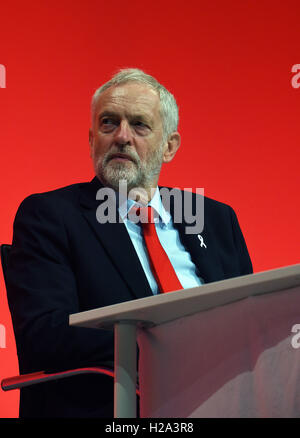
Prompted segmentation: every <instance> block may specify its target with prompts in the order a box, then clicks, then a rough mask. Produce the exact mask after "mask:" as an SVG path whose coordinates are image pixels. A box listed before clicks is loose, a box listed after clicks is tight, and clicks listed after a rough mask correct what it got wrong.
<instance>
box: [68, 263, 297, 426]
mask: <svg viewBox="0 0 300 438" xmlns="http://www.w3.org/2000/svg"><path fill="white" fill-rule="evenodd" d="M70 324H71V325H75V326H81V327H92V328H99V329H113V328H114V330H115V412H114V416H115V417H116V418H134V417H135V415H136V392H135V391H136V376H137V374H136V372H137V370H136V342H137V334H138V344H139V348H140V357H139V359H140V360H139V362H140V363H139V380H140V393H141V403H140V405H141V417H143V416H146V417H204V416H205V417H209V416H212V417H219V416H220V417H227V416H241V417H245V416H249V417H251V416H282V417H283V416H295V412H294V411H296V408H297V406H298V404H299V407H300V390H298V391H297V393H296V389H294V390H293V384H294V383H295V382H296V380H297V379H298V383H300V378H298V376H300V360H299V359H300V349H299V350H297V349H295V348H293V346H292V343H291V338H292V336H294V334H293V332H292V327H293V325H295V324H300V264H297V265H293V266H288V267H284V268H280V269H274V270H270V271H265V272H261V273H258V274H252V275H246V276H243V277H237V278H233V279H229V280H224V281H219V282H214V283H209V284H206V285H203V286H200V287H196V288H192V289H185V290H181V291H175V292H171V293H167V294H161V295H157V296H153V297H147V298H142V299H138V300H133V301H129V302H125V303H121V304H117V305H112V306H107V307H103V308H100V309H95V310H90V311H87V312H81V313H77V314H74V315H70ZM137 329H138V331H137ZM283 342H284V345H283ZM285 358H286V361H285ZM298 371H299V372H298ZM291 373H292V375H293V376H294V377H293V379H290V381H289V382H287V381H286V379H287V376H288V378H290V377H289V376H290V374H291ZM268 375H270V376H271V378H269V377H268ZM285 384H288V385H290V388H289V394H288V395H287V396H285V395H284V391H285V389H286V388H285V387H282V385H285ZM280 385H281V386H280ZM279 386H280V387H279ZM298 387H299V386H298ZM293 391H294V392H293ZM280 394H281V395H282V397H281V399H282V400H283V402H281V401H280V400H279V398H280ZM291 394H293V396H291ZM276 397H277V398H276ZM287 398H288V400H286V399H287ZM253 400H254V402H253ZM270 404H271V405H272V406H271V408H269V407H268V406H269V405H270ZM273 405H274V406H275V407H274V406H273ZM291 406H293V408H292V410H293V412H291V411H290V410H289V411H288V412H287V411H286V410H285V409H286V408H287V407H288V409H291ZM282 410H284V411H282ZM299 415H300V411H299Z"/></svg>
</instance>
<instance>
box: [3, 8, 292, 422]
mask: <svg viewBox="0 0 300 438" xmlns="http://www.w3.org/2000/svg"><path fill="white" fill-rule="evenodd" d="M299 13H300V4H299V1H298V0H287V1H286V2H282V0H280V1H274V0H260V1H254V0H253V1H249V0H235V1H234V0H231V1H225V0H224V1H210V2H207V1H201V0H187V1H185V2H182V1H177V0H160V1H157V0H152V2H150V3H146V4H145V3H143V2H140V1H137V0H131V1H127V2H125V1H119V0H114V1H113V2H107V1H102V0H86V1H83V0H80V1H79V0H60V1H58V0H54V1H51V2H50V1H42V0H40V1H30V2H28V1H26V2H25V1H15V2H5V3H3V2H2V4H1V7H0V64H3V65H5V67H6V72H7V82H6V88H5V89H0V143H1V185H0V199H1V207H2V208H1V228H0V242H1V243H4V242H11V239H12V223H13V219H14V215H15V213H16V209H17V207H18V205H19V204H20V202H21V201H22V199H23V198H24V197H25V196H27V195H29V194H31V193H34V192H40V191H45V190H50V189H54V188H57V187H60V186H64V185H67V184H72V183H75V182H78V181H87V180H90V179H91V178H92V177H93V171H92V166H91V162H90V158H89V145H88V128H89V123H90V120H89V105H90V98H91V95H92V94H93V92H94V90H95V89H96V88H97V87H98V86H99V85H101V84H102V83H103V82H105V81H106V80H108V79H109V78H110V76H111V74H113V73H114V72H116V70H118V69H119V68H124V67H139V68H142V69H144V70H145V71H146V72H147V73H150V74H152V75H153V76H155V77H157V79H158V80H159V81H160V82H162V83H163V84H164V85H165V86H166V87H167V88H169V89H170V91H172V92H173V93H174V95H175V96H176V99H177V101H178V104H179V107H180V132H181V134H182V146H181V149H180V151H179V152H178V155H177V156H176V158H175V160H174V161H173V162H172V163H171V164H169V165H167V166H166V168H165V169H164V170H163V173H162V176H161V179H160V183H161V184H166V185H169V186H174V187H181V188H184V187H186V188H193V189H195V188H196V187H204V188H205V194H206V195H208V196H210V197H213V198H215V199H217V200H219V201H223V202H226V203H228V204H230V205H232V206H233V208H234V209H235V211H236V212H237V214H238V217H239V221H240V224H241V227H242V230H243V232H244V235H245V238H246V241H247V244H248V248H249V251H250V254H251V257H252V260H253V264H254V270H255V272H258V271H262V270H266V269H272V268H277V267H280V266H284V265H290V264H294V263H297V262H299V241H300V239H299V235H300V231H299V220H298V216H299V203H298V190H299V179H300V178H299V141H300V124H299V105H300V88H298V89H295V88H293V87H292V86H291V79H292V76H293V73H292V72H291V68H292V66H293V65H294V64H297V63H298V64H299V63H300V32H299ZM0 323H1V324H3V325H4V326H5V327H6V331H7V339H6V343H7V347H6V348H5V349H4V348H2V349H0V379H1V378H3V377H4V376H10V375H15V374H17V373H18V367H17V357H16V349H15V344H14V338H13V332H12V326H11V320H10V315H9V312H8V307H7V300H6V293H5V287H4V282H3V278H2V275H1V278H0ZM299 323H300V316H299ZM17 413H18V392H17V391H13V392H11V393H4V392H2V391H1V390H0V417H14V416H17Z"/></svg>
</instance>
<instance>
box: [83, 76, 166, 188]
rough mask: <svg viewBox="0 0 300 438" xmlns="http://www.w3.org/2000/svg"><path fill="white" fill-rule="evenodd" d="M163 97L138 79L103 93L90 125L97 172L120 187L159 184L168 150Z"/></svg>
mask: <svg viewBox="0 0 300 438" xmlns="http://www.w3.org/2000/svg"><path fill="white" fill-rule="evenodd" d="M162 140H163V126H162V120H161V115H160V100H159V96H158V94H157V93H156V91H155V90H153V89H152V88H150V87H148V86H147V85H144V84H141V83H138V82H128V83H126V84H123V85H118V86H112V87H110V88H108V89H107V90H105V91H104V92H103V93H102V94H100V96H99V98H98V102H97V105H96V109H95V113H94V118H93V125H92V129H90V147H91V157H92V160H93V164H94V169H95V173H96V175H97V176H98V178H99V179H100V181H101V182H102V183H103V184H104V185H105V186H109V187H112V188H114V189H115V190H118V188H119V181H120V180H126V182H127V188H128V190H131V189H132V188H136V187H141V188H143V189H146V190H147V191H148V190H150V189H151V187H156V185H157V182H158V178H159V173H160V169H161V165H162V163H163V162H164V152H165V150H166V149H167V142H166V144H163V143H162Z"/></svg>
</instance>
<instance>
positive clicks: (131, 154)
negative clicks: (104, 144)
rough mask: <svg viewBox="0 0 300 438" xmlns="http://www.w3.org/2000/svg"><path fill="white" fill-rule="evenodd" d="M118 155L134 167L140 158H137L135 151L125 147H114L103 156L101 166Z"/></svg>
mask: <svg viewBox="0 0 300 438" xmlns="http://www.w3.org/2000/svg"><path fill="white" fill-rule="evenodd" d="M118 155H120V156H123V157H124V158H128V159H130V160H131V161H133V162H134V163H135V164H136V165H138V164H139V163H140V157H139V156H138V154H137V153H136V152H135V151H133V150H132V149H131V148H129V147H126V146H125V147H121V148H120V147H119V148H118V147H114V148H112V149H111V150H109V151H108V152H107V153H106V154H105V156H104V160H103V164H104V165H105V164H107V163H108V162H109V161H110V160H111V159H112V158H114V157H115V156H118Z"/></svg>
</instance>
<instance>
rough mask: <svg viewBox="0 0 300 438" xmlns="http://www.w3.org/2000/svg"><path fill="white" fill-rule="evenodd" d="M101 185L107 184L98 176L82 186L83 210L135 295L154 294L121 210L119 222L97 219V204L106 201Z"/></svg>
mask: <svg viewBox="0 0 300 438" xmlns="http://www.w3.org/2000/svg"><path fill="white" fill-rule="evenodd" d="M100 188H103V186H102V185H101V183H100V181H99V180H98V178H94V179H93V180H92V181H91V182H90V183H89V184H88V185H87V186H83V187H82V188H81V195H80V204H81V208H82V213H83V215H84V217H85V218H86V220H87V222H88V223H89V225H90V226H91V228H92V229H93V231H94V232H95V235H96V236H97V238H98V239H99V241H100V243H101V244H102V246H103V247H104V249H105V251H106V252H107V255H108V257H110V259H111V261H112V263H113V264H114V265H115V267H116V269H117V270H118V271H119V273H120V275H121V276H122V278H123V280H124V282H125V283H126V284H127V286H128V287H129V288H130V290H131V292H132V294H133V296H134V298H143V297H145V296H151V295H152V291H151V288H150V286H149V283H148V281H147V278H146V276H145V274H144V271H143V268H142V265H141V263H140V261H139V258H138V256H137V254H136V251H135V248H134V246H133V244H132V242H131V239H130V237H129V234H128V232H127V230H126V227H125V225H124V223H123V222H122V221H121V218H120V217H119V215H118V212H117V214H116V217H115V221H114V222H115V223H110V222H106V223H103V224H100V223H99V222H98V221H97V217H96V211H97V208H98V207H99V206H100V205H101V203H102V202H104V201H98V200H96V193H97V191H98V190H99V189H100ZM113 209H114V206H113Z"/></svg>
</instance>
